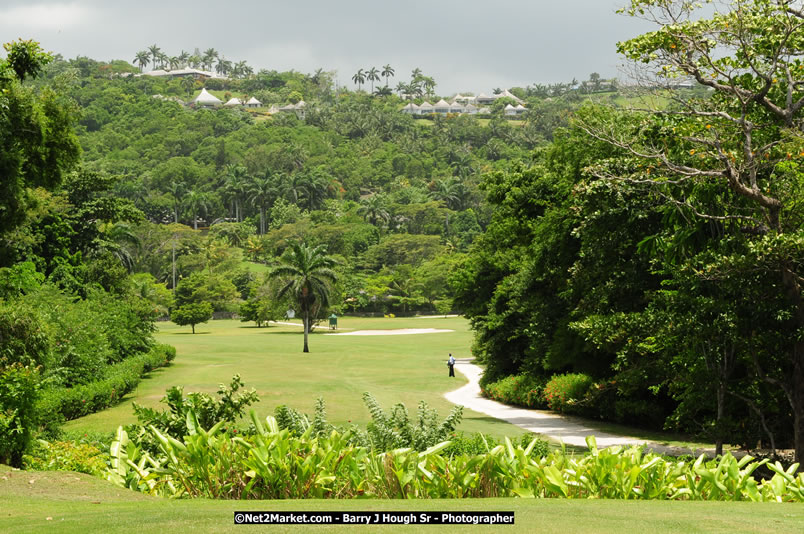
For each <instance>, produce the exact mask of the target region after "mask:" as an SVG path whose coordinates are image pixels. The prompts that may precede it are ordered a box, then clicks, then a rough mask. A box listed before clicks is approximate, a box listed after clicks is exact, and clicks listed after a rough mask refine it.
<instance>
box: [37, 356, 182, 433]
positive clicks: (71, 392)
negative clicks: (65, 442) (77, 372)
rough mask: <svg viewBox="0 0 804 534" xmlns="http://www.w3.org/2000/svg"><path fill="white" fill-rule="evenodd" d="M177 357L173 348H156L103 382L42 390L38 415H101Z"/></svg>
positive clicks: (116, 368) (117, 368)
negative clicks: (100, 412) (145, 378)
mask: <svg viewBox="0 0 804 534" xmlns="http://www.w3.org/2000/svg"><path fill="white" fill-rule="evenodd" d="M174 358H176V349H175V348H173V347H171V346H170V345H156V346H154V347H153V348H152V349H151V350H150V351H149V352H146V353H143V354H139V355H137V356H132V357H130V358H127V359H126V360H123V361H122V362H120V363H116V364H114V365H111V366H109V367H108V368H107V370H106V372H105V373H104V377H103V378H102V379H101V380H98V381H96V382H92V383H90V384H82V385H80V386H75V387H72V388H54V389H46V390H44V391H42V393H41V395H40V397H39V400H38V401H37V412H38V413H39V414H42V416H43V417H47V418H53V417H54V416H55V417H56V418H57V419H61V418H63V419H64V420H66V421H70V420H72V419H77V418H79V417H83V416H85V415H89V414H91V413H95V412H98V411H100V410H104V409H106V408H109V407H110V406H114V405H115V404H117V403H119V402H120V400H121V399H122V398H123V396H124V395H126V394H127V393H130V392H131V391H133V390H134V388H136V387H137V385H138V384H139V383H140V380H141V379H142V377H143V375H145V374H146V373H148V372H150V371H152V370H153V369H157V368H159V367H165V366H167V365H169V364H170V362H171V361H173V359H174Z"/></svg>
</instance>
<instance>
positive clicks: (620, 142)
mask: <svg viewBox="0 0 804 534" xmlns="http://www.w3.org/2000/svg"><path fill="white" fill-rule="evenodd" d="M632 4H633V5H632V7H631V8H630V10H629V14H630V15H632V16H639V17H643V18H647V19H648V20H651V21H653V22H655V23H656V24H657V25H658V26H657V28H658V29H657V31H655V32H650V33H647V34H645V35H642V36H639V37H636V38H634V39H632V40H629V41H624V42H622V43H620V44H619V49H620V52H621V53H622V54H623V55H624V56H625V57H626V58H627V59H629V60H631V61H632V62H634V63H635V64H636V65H637V66H644V68H645V69H647V70H646V71H644V72H643V74H644V76H643V77H642V78H641V80H642V85H641V87H638V88H637V87H626V88H620V89H619V90H618V89H616V87H615V86H614V84H611V83H607V84H602V83H601V81H600V79H599V76H590V80H589V81H588V82H584V83H582V84H566V85H562V84H559V85H555V86H550V87H546V86H530V87H526V88H511V91H512V94H515V95H517V97H518V98H521V99H523V100H524V101H525V102H526V104H527V108H528V112H527V113H526V114H525V115H524V116H522V117H517V118H516V119H512V118H511V117H507V116H505V114H504V113H503V108H502V105H501V104H504V99H500V101H499V102H497V103H495V105H494V106H492V109H491V110H490V113H489V114H487V115H484V116H472V115H452V114H447V115H445V116H440V115H432V116H426V117H423V118H415V117H412V116H409V115H406V114H403V113H401V112H400V110H401V109H402V107H403V106H404V105H405V104H406V101H405V100H403V98H402V97H400V96H396V95H394V94H393V92H392V91H390V90H380V91H374V92H373V94H369V93H367V92H365V91H361V90H358V91H348V90H343V89H338V90H336V88H335V87H334V86H333V83H332V78H331V76H329V75H328V74H327V73H324V72H320V71H319V72H316V73H314V74H311V75H306V74H301V73H298V72H286V73H279V72H274V71H267V70H262V71H258V72H257V73H256V74H243V75H242V76H241V77H238V78H236V79H228V80H226V79H215V78H211V79H208V80H206V81H203V80H198V81H194V82H192V83H190V82H188V79H187V78H185V79H182V80H179V79H174V80H170V79H167V78H157V77H149V76H136V75H134V73H136V72H137V71H138V69H137V68H135V67H134V66H133V65H130V64H126V63H125V62H114V63H111V64H105V63H100V62H96V61H93V60H91V59H87V58H78V59H74V60H62V59H56V60H54V61H49V60H47V59H48V58H44V59H43V58H39V56H37V55H36V54H35V53H34V52H36V50H35V49H34V48H31V47H30V46H29V49H28V56H29V59H30V58H32V59H31V61H29V62H28V63H27V64H29V65H30V64H33V65H35V66H38V67H40V68H37V69H34V70H35V72H31V71H29V70H26V69H25V68H20V69H17V68H15V66H18V63H16V62H15V61H14V57H15V56H11V55H10V56H9V60H8V61H7V62H6V63H5V64H4V71H5V75H4V78H3V86H2V87H3V89H4V90H5V92H4V93H3V96H2V98H3V99H5V100H4V101H3V102H6V101H8V102H9V103H10V104H11V105H6V106H5V107H3V106H0V113H2V116H0V118H2V119H3V120H4V121H5V123H4V124H8V125H9V126H8V128H4V129H0V141H2V143H3V145H2V148H3V152H2V154H0V158H3V159H0V164H2V169H3V172H4V173H6V174H5V175H4V185H3V187H4V188H5V193H6V196H5V198H3V199H2V202H3V204H2V207H3V210H2V211H0V217H2V221H3V236H2V237H3V239H2V250H0V252H2V256H0V262H2V267H3V273H2V276H3V278H2V286H0V288H2V290H3V292H4V293H3V298H4V301H3V303H2V310H0V311H2V312H3V313H4V314H5V315H3V316H2V317H3V321H5V322H4V323H2V324H5V325H9V326H4V328H7V330H8V331H9V332H11V331H14V332H21V331H24V328H33V329H34V330H36V328H38V327H37V326H36V325H37V324H38V323H36V321H40V322H41V323H43V324H44V323H47V322H48V319H47V317H48V316H47V314H46V313H45V312H44V311H42V309H43V308H45V307H46V303H47V302H57V303H62V302H63V303H64V306H65V307H70V306H76V308H75V309H72V308H71V310H73V311H71V312H70V313H74V314H81V313H83V312H82V311H81V310H83V308H81V306H89V305H88V304H86V303H93V302H97V303H103V302H106V300H105V299H108V298H120V299H121V301H122V302H126V303H128V304H127V306H128V308H126V309H127V310H128V311H127V312H126V317H128V320H130V321H131V324H132V325H134V326H133V327H132V328H138V329H140V331H141V332H142V338H143V339H145V340H147V341H144V342H143V343H142V344H141V345H136V346H132V345H131V344H130V343H129V342H128V341H126V340H124V339H121V338H120V335H119V333H117V334H116V333H115V332H114V331H113V330H112V329H107V331H104V332H103V333H98V336H99V337H100V336H101V334H103V335H106V336H107V340H106V341H105V342H104V341H98V343H100V344H101V345H102V346H103V347H104V350H103V351H102V352H101V353H102V354H104V357H103V358H101V357H100V356H97V355H96V357H97V358H98V361H95V360H92V358H90V357H89V356H87V355H84V353H85V352H86V351H85V350H84V352H82V350H83V349H82V350H78V348H76V350H75V351H73V352H69V351H67V352H60V350H61V349H59V347H61V345H60V343H62V342H63V341H64V340H61V339H60V338H59V337H58V335H57V334H56V333H55V331H54V332H51V333H50V335H49V337H47V339H46V340H45V341H43V345H42V346H41V347H39V346H36V347H35V346H29V347H26V348H25V350H26V351H29V352H30V353H31V354H34V353H35V354H40V353H41V354H42V355H43V356H41V357H36V358H33V357H32V359H31V361H33V362H39V363H41V362H43V361H44V362H50V364H49V365H50V367H49V368H48V367H47V366H46V370H45V371H44V373H45V376H48V377H50V376H53V380H54V381H55V382H57V383H58V385H59V386H60V387H61V386H69V385H71V384H78V383H80V382H81V380H83V377H85V376H86V375H85V373H90V372H97V371H99V370H101V369H102V368H104V367H103V366H104V365H112V364H114V363H115V362H118V361H120V360H122V359H125V358H124V357H123V356H119V354H121V353H122V354H124V355H129V353H132V354H133V353H138V352H143V351H147V350H148V349H149V344H150V338H148V331H149V328H151V326H150V325H152V321H153V318H154V317H155V316H168V315H170V316H172V317H173V319H174V321H176V322H178V323H180V324H187V325H191V326H192V328H193V329H194V328H195V324H197V323H199V322H203V321H205V320H207V319H209V318H210V317H211V316H212V314H213V313H218V314H219V315H223V314H233V313H237V314H239V316H240V317H241V318H242V319H243V320H244V321H255V322H257V324H258V325H264V324H265V323H266V322H267V321H268V320H270V319H277V318H280V317H282V316H283V315H284V313H285V311H286V310H287V309H288V308H295V309H297V310H301V311H304V312H305V314H306V313H308V312H309V313H311V314H312V315H313V316H315V318H316V319H318V320H320V319H322V318H324V317H326V316H327V315H328V314H330V313H333V312H335V313H338V314H340V313H345V312H353V313H355V312H360V313H379V314H392V313H393V314H405V313H434V312H438V313H448V312H450V311H455V312H461V313H464V314H465V315H466V316H467V317H468V318H469V319H470V320H471V322H472V326H473V328H474V329H475V332H476V337H475V344H474V347H473V352H474V355H475V356H476V357H477V358H478V360H479V361H481V362H482V363H484V364H485V365H486V373H485V375H484V379H483V380H484V388H485V391H486V394H487V395H489V396H492V397H495V398H500V399H503V400H507V401H509V402H517V403H520V404H525V405H529V406H537V407H545V406H547V407H550V408H553V409H556V410H559V411H563V412H566V413H578V414H582V415H587V416H590V417H595V418H601V419H606V420H614V421H621V422H627V423H632V424H638V425H643V426H649V427H654V428H662V427H665V428H673V429H679V430H684V431H689V432H692V433H696V434H698V435H702V436H705V437H706V438H707V439H711V440H712V441H715V442H716V443H718V445H719V446H721V445H722V444H723V443H724V442H726V443H734V444H739V445H743V446H746V447H756V446H757V445H763V446H769V447H771V448H776V447H784V448H790V447H794V448H795V449H796V454H797V457H798V458H799V459H802V458H803V457H804V345H802V343H804V341H802V340H804V333H803V332H804V297H802V289H801V284H802V281H803V280H804V271H803V270H802V266H804V234H802V222H804V219H803V218H802V216H803V215H804V213H802V206H804V203H802V179H801V169H800V165H801V161H802V158H804V141H802V136H801V131H802V119H801V110H802V108H803V107H804V94H802V92H801V87H802V84H804V81H802V79H801V74H800V73H801V72H802V68H804V67H802V45H801V44H800V43H801V42H804V37H802V35H801V29H800V26H799V25H800V23H801V21H802V20H803V19H804V13H802V12H801V11H800V9H798V8H797V7H796V6H797V5H798V4H797V3H795V2H767V1H760V0H756V1H754V2H747V3H746V6H745V7H744V9H741V10H733V11H730V10H726V11H724V12H723V13H718V14H716V15H714V16H711V17H709V15H707V14H705V15H707V17H709V18H703V19H701V18H700V13H698V12H697V11H696V7H695V6H694V5H693V4H692V3H688V2H657V1H652V0H634V2H632ZM699 19H700V20H699ZM29 45H30V43H29ZM31 46H32V45H31ZM12 48H13V47H12ZM713 48H716V49H717V50H719V52H718V55H717V57H714V56H713V55H712V52H711V51H712V49H713ZM37 53H38V52H37ZM37 58H39V59H37ZM141 66H142V65H141ZM12 71H13V75H12ZM419 75H420V73H419ZM413 78H414V79H413V80H412V83H411V84H407V85H406V84H404V83H403V84H401V85H402V86H401V87H400V89H402V90H400V93H404V92H405V91H407V92H408V94H411V98H413V99H414V100H416V101H418V102H421V100H422V94H421V93H420V92H419V93H415V92H414V91H412V90H411V85H413V81H415V78H416V73H415V72H414V73H413ZM426 78H427V80H429V81H430V82H432V83H429V82H428V84H427V86H428V90H429V91H430V92H431V93H432V91H434V88H435V87H436V84H435V82H434V80H433V79H432V78H429V77H426ZM422 79H423V78H422ZM386 80H387V78H386ZM680 80H682V81H684V82H685V83H684V84H683V86H684V87H687V86H692V87H693V88H692V89H688V88H682V84H680V83H679V81H680ZM364 81H365V80H364ZM375 81H378V82H380V83H378V85H381V81H380V80H375ZM202 87H203V88H205V89H207V90H208V91H210V92H212V93H215V94H217V95H219V97H220V98H221V99H229V98H230V97H237V98H243V97H247V96H256V97H257V98H258V99H259V100H260V101H261V102H263V104H264V106H263V107H257V108H244V107H234V108H225V107H223V108H219V109H200V108H198V107H192V106H187V105H185V102H187V101H189V100H190V99H191V98H192V97H193V96H194V95H197V94H198V93H199V91H200V90H201V89H202ZM372 89H374V88H372ZM632 92H635V93H636V94H632ZM443 96H445V97H447V98H449V96H450V95H443ZM432 97H435V95H432V94H431V95H430V96H429V98H432ZM643 97H644V98H643ZM301 101H304V102H305V107H304V110H303V113H302V112H269V109H268V108H267V106H268V105H269V104H279V105H283V104H288V103H298V102H301ZM32 110H33V111H32ZM30 124H35V125H36V126H37V129H36V131H37V132H41V133H42V135H41V136H27V137H26V136H25V132H28V131H29V130H30V128H26V127H25V126H26V125H30ZM7 132H11V134H7ZM15 136H16V137H15ZM19 139H23V140H24V142H20V141H18V140H19ZM79 146H80V153H81V154H80V155H79V149H78V147H79ZM6 175H7V176H9V177H11V178H12V179H11V180H6V179H5V176H6ZM299 243H303V244H304V247H301V246H299V245H298V244H299ZM317 256H320V257H317ZM308 260H309V262H308V263H310V264H311V265H312V264H315V265H318V266H319V267H320V266H324V267H325V268H326V276H325V277H324V278H326V283H324V282H322V287H323V286H326V290H323V292H322V293H321V297H320V299H319V300H318V301H317V302H315V303H312V301H304V302H307V303H306V304H305V303H304V302H303V300H302V299H300V298H298V296H297V298H295V299H289V298H287V297H286V293H287V291H286V290H285V289H283V287H282V284H280V283H279V281H278V280H277V279H276V277H275V276H272V275H273V274H276V273H277V272H278V270H277V266H278V265H280V264H281V265H283V267H288V265H289V264H290V263H293V261H297V263H299V262H302V263H303V262H304V261H308ZM316 261H317V262H318V263H316ZM297 266H299V265H297ZM304 298H308V295H307V294H306V293H305V294H304ZM20 303H22V304H24V305H25V306H30V308H26V307H20ZM324 304H326V305H324ZM99 308H103V306H101V305H99ZM20 309H22V310H29V312H30V313H28V312H26V313H28V315H24V316H22V315H15V314H18V311H17V310H20ZM48 313H49V312H48ZM98 313H101V312H98ZM98 321H100V319H99V320H98ZM109 321H110V323H111V322H115V321H112V320H111V319H110V320H109ZM96 322H97V321H96ZM101 322H102V321H101ZM31 325H33V326H31ZM15 329H16V330H15ZM42 329H44V326H42ZM7 339H14V335H11V336H10V337H8V336H7V337H2V338H0V342H1V343H8V342H7V341H6V340H7ZM67 341H69V342H71V343H73V344H76V345H77V344H78V342H77V341H71V340H67ZM82 343H83V341H82ZM93 343H94V341H93ZM48 344H49V345H48ZM89 345H90V341H89V340H87V341H86V346H89ZM37 347H38V348H37ZM3 350H4V352H3V354H12V353H13V350H18V349H16V348H15V349H13V350H12V349H6V348H4V349H3ZM37 351H39V352H37ZM121 351H122V352H121ZM44 355H46V356H47V357H45V356H44ZM54 355H58V357H55V356H54ZM68 355H69V358H68ZM80 355H84V356H80ZM79 356H80V357H79ZM71 358H72V359H71ZM100 360H103V362H101V361H100ZM13 361H14V360H13V358H12V362H13ZM18 363H19V362H18ZM23 363H24V362H23ZM48 373H49V374H48Z"/></svg>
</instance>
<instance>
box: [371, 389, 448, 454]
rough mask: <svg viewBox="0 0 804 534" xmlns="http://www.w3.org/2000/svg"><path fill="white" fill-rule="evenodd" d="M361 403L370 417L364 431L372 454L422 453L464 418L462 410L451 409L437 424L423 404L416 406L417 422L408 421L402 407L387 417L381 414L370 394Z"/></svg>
mask: <svg viewBox="0 0 804 534" xmlns="http://www.w3.org/2000/svg"><path fill="white" fill-rule="evenodd" d="M363 402H364V403H365V404H366V407H367V408H368V411H369V413H370V414H371V419H372V420H371V422H370V423H369V424H368V426H367V428H366V430H367V432H368V437H369V440H370V442H371V444H372V448H373V449H374V450H379V451H388V450H391V449H395V448H399V447H411V448H413V449H415V450H417V451H423V450H425V449H427V448H429V447H432V446H434V445H435V444H437V443H439V442H442V441H445V440H446V439H447V437H448V436H449V435H450V434H451V433H452V432H453V431H454V430H455V428H456V427H457V426H458V424H459V423H460V422H461V418H462V417H463V406H454V407H453V408H452V410H451V411H450V413H449V415H448V416H447V417H446V419H444V420H443V421H441V422H439V421H438V412H437V411H436V410H435V409H433V408H430V406H429V405H428V404H427V403H426V402H425V401H420V402H419V408H418V411H417V412H418V413H417V418H416V420H415V421H411V420H410V418H409V416H408V410H407V408H405V405H404V404H402V403H401V402H400V403H397V404H395V405H394V406H393V407H392V408H391V411H390V412H389V413H385V412H383V410H382V408H381V407H380V404H379V403H378V402H377V399H375V398H374V396H373V395H372V394H371V393H368V392H367V393H363Z"/></svg>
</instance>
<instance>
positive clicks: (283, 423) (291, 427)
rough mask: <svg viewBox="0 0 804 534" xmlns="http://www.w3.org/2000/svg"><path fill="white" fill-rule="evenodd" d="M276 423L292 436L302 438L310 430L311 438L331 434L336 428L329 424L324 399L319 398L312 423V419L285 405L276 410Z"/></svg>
mask: <svg viewBox="0 0 804 534" xmlns="http://www.w3.org/2000/svg"><path fill="white" fill-rule="evenodd" d="M274 414H275V416H276V422H277V424H278V425H279V428H283V429H284V428H286V429H288V431H290V432H291V433H292V434H294V435H297V436H301V435H302V434H304V433H305V432H307V431H308V429H309V430H310V435H311V436H323V435H325V434H329V433H330V432H331V431H332V430H334V429H335V427H334V426H333V425H331V424H329V423H327V411H326V406H325V404H324V399H323V398H322V397H318V399H316V402H315V413H314V415H313V419H312V422H311V420H310V418H309V417H308V416H307V415H306V414H303V413H301V412H298V411H296V410H294V409H293V408H291V407H289V406H286V405H284V404H282V405H280V406H277V407H276V409H275V410H274Z"/></svg>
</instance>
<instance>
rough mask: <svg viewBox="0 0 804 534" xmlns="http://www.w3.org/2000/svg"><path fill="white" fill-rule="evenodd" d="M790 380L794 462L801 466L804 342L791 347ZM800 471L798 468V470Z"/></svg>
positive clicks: (803, 413) (803, 453)
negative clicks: (791, 368)
mask: <svg viewBox="0 0 804 534" xmlns="http://www.w3.org/2000/svg"><path fill="white" fill-rule="evenodd" d="M799 329H801V327H799ZM790 379H791V380H790V382H791V387H790V389H791V392H790V405H791V407H792V408H793V439H794V443H795V448H796V462H799V464H801V463H804V341H801V340H799V341H796V342H795V343H794V345H793V373H792V376H791V377H790ZM802 469H803V468H799V470H802Z"/></svg>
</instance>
